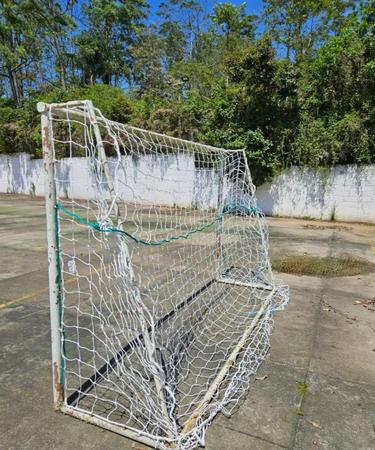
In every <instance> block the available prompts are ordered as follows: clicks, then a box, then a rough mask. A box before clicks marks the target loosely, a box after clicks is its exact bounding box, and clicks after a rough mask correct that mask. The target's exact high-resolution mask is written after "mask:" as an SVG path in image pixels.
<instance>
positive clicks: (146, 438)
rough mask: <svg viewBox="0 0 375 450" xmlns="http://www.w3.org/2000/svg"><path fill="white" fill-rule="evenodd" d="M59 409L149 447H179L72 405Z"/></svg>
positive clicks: (165, 439)
mask: <svg viewBox="0 0 375 450" xmlns="http://www.w3.org/2000/svg"><path fill="white" fill-rule="evenodd" d="M59 411H61V412H62V413H64V414H67V415H69V416H72V417H75V418H77V419H80V420H82V421H84V422H87V423H90V424H92V425H96V426H98V427H100V428H104V429H105V430H108V431H112V432H114V433H117V434H120V435H121V436H125V437H127V438H129V439H132V440H133V441H137V442H140V443H141V444H145V445H148V446H149V447H152V448H155V449H157V448H160V444H161V443H162V442H163V443H164V444H165V445H166V446H168V447H170V448H171V449H173V448H177V447H176V445H175V443H174V442H173V441H172V439H168V438H162V439H155V438H153V437H152V436H151V435H150V434H148V433H143V432H142V431H137V430H134V429H132V428H130V427H127V426H126V425H123V426H121V425H118V424H116V423H113V422H109V421H107V420H104V419H101V418H99V417H97V416H94V415H92V414H89V413H85V412H82V411H78V410H77V409H75V408H73V407H71V406H65V405H63V406H61V407H60V408H59Z"/></svg>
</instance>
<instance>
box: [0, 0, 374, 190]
mask: <svg viewBox="0 0 375 450" xmlns="http://www.w3.org/2000/svg"><path fill="white" fill-rule="evenodd" d="M42 3H43V2H39V1H35V0H16V1H9V0H6V1H3V2H0V15H1V18H2V20H1V21H0V95H3V97H2V98H0V152H15V151H27V152H31V153H32V154H34V155H37V156H39V155H40V152H41V150H40V148H41V138H40V126H39V117H38V114H37V113H36V103H37V101H45V102H64V101H68V100H72V99H82V100H83V99H90V100H92V101H93V103H94V104H95V106H97V107H98V108H100V109H101V110H102V112H103V114H105V115H106V116H107V117H109V118H111V119H113V120H117V121H120V122H126V123H130V124H133V125H135V126H140V127H144V128H148V129H153V130H156V131H158V132H162V133H167V134H170V135H172V136H177V137H182V138H187V139H193V140H199V141H202V142H206V143H208V144H212V145H217V146H219V147H227V148H245V150H246V155H247V158H248V162H249V165H250V168H251V171H252V174H253V177H254V181H255V183H256V184H260V183H263V182H265V181H268V180H270V179H271V178H272V177H273V176H274V175H275V174H277V173H279V172H280V171H282V170H283V169H284V168H286V167H289V166H291V165H297V166H311V167H328V166H329V165H332V164H351V163H355V164H372V163H375V150H374V149H375V25H374V23H375V22H374V7H375V1H374V0H366V1H363V2H354V1H352V0H324V1H323V0H308V1H300V0H293V1H285V0H265V1H264V2H263V3H264V10H263V13H262V18H261V19H260V20H261V21H263V27H262V30H263V31H262V33H260V35H257V30H256V25H257V24H259V19H257V18H256V17H255V16H253V15H251V14H248V10H247V9H246V6H245V4H242V5H240V6H236V5H234V4H233V3H231V2H223V3H216V4H215V6H214V7H213V9H212V11H211V12H210V13H206V9H205V8H203V7H202V4H203V3H202V2H201V1H198V0H164V1H163V2H161V3H160V6H159V10H158V13H157V14H158V17H159V19H158V21H157V22H156V23H154V24H150V23H147V26H145V25H146V22H145V18H146V16H147V10H148V7H147V4H146V1H145V0H129V1H126V2H124V1H120V0H87V1H85V2H78V3H77V2H72V1H71V0H51V1H49V2H44V3H45V4H44V3H43V4H42ZM76 9H78V10H79V14H78V15H77V14H76V12H77V11H75V12H74V10H76ZM78 16H79V17H80V23H79V27H78V26H77V24H76V19H75V17H78ZM257 20H258V22H257ZM258 31H259V30H258ZM258 34H259V33H258ZM120 86H121V87H120ZM62 155H63V153H62V154H61V156H62Z"/></svg>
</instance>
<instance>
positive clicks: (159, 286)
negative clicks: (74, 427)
mask: <svg viewBox="0 0 375 450" xmlns="http://www.w3.org/2000/svg"><path fill="white" fill-rule="evenodd" d="M38 109H39V111H40V112H41V113H42V135H43V149H44V158H45V168H46V206H47V232H48V244H49V276H50V303H51V323H52V325H51V330H52V353H53V366H54V371H53V374H54V395H55V397H54V398H55V404H56V407H57V408H58V409H61V410H62V411H64V412H65V413H68V414H71V415H73V416H76V417H79V418H81V419H83V420H86V421H88V422H91V423H95V424H97V425H100V426H102V427H104V428H107V429H109V430H113V431H115V432H117V433H120V434H123V435H125V436H128V437H131V438H133V439H136V440H138V441H140V442H143V443H145V444H147V445H150V446H154V447H156V448H162V449H171V448H178V449H184V450H188V449H192V448H195V447H196V446H197V445H203V444H204V440H205V433H206V430H207V427H208V425H209V424H210V422H211V421H212V419H213V418H214V416H215V415H216V414H217V413H218V412H220V411H221V412H224V413H225V414H230V413H231V412H232V411H233V408H235V407H236V405H237V404H238V402H239V399H240V398H241V396H242V395H243V394H244V393H245V392H246V390H247V389H248V387H249V384H250V382H251V379H252V377H253V376H254V374H255V373H256V371H257V369H258V367H259V365H260V364H261V362H262V361H263V360H264V358H265V356H266V354H267V351H268V349H269V339H270V333H271V328H272V323H273V313H274V312H275V311H276V310H280V309H283V308H284V306H285V305H286V303H287V300H288V289H287V287H285V286H281V285H279V284H278V283H277V282H276V281H275V279H274V276H273V274H272V271H271V265H270V260H269V256H268V233H267V228H266V224H265V221H264V218H263V215H262V213H261V211H260V210H259V208H258V206H257V203H256V199H255V188H254V186H253V184H252V182H251V177H250V172H249V168H248V165H247V162H246V158H245V154H244V151H243V150H224V149H221V148H215V147H211V146H207V145H202V144H198V143H194V142H189V141H186V140H182V139H178V138H174V137H169V136H165V135H161V134H158V133H154V132H150V131H146V130H141V129H138V128H134V127H131V126H128V125H124V124H120V123H117V122H113V121H110V120H108V119H106V118H105V117H104V116H103V115H102V114H101V112H100V111H99V110H98V109H95V108H94V107H93V105H92V103H91V102H90V101H77V102H68V103H65V104H51V105H46V104H39V105H38Z"/></svg>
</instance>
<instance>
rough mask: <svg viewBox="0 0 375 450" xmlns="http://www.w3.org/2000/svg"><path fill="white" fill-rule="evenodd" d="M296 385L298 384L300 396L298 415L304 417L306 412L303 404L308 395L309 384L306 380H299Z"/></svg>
mask: <svg viewBox="0 0 375 450" xmlns="http://www.w3.org/2000/svg"><path fill="white" fill-rule="evenodd" d="M296 383H297V393H298V396H299V401H298V405H297V408H296V414H297V415H299V416H303V415H304V412H303V409H302V402H303V399H304V397H305V395H306V394H307V384H306V382H305V381H304V380H297V381H296Z"/></svg>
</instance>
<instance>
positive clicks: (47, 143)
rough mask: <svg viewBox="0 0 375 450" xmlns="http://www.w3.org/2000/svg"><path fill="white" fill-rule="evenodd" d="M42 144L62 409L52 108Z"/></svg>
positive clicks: (56, 381) (55, 370)
mask: <svg viewBox="0 0 375 450" xmlns="http://www.w3.org/2000/svg"><path fill="white" fill-rule="evenodd" d="M41 126H42V145H43V159H44V179H45V201H46V222H47V245H48V269H49V270H48V278H49V280H48V281H49V304H50V318H51V343H52V377H53V401H54V406H55V408H56V409H59V408H60V406H61V404H62V402H63V400H64V385H63V383H64V380H63V360H62V348H61V345H62V335H61V333H62V330H61V312H62V311H61V304H60V302H61V298H60V294H61V293H60V274H59V273H58V264H59V260H58V258H59V254H58V236H57V221H56V185H55V171H54V149H53V136H52V126H51V120H50V117H49V111H45V112H43V113H42V116H41Z"/></svg>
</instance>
